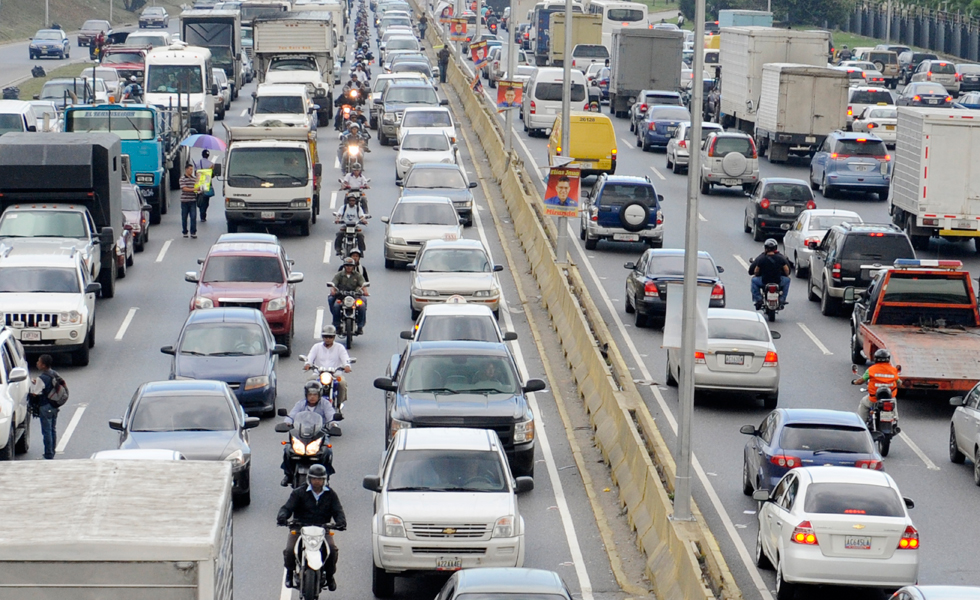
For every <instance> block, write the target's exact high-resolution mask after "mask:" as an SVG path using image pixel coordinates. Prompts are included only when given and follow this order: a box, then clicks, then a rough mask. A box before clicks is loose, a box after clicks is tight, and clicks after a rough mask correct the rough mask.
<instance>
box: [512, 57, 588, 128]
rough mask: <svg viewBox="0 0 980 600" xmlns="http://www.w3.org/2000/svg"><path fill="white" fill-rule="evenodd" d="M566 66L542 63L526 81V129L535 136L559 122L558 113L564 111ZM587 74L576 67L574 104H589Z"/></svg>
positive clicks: (522, 113) (572, 96) (575, 106)
mask: <svg viewBox="0 0 980 600" xmlns="http://www.w3.org/2000/svg"><path fill="white" fill-rule="evenodd" d="M563 76H564V69H561V68H559V67H539V68H538V69H537V70H536V71H535V72H534V74H533V75H531V78H530V79H528V81H527V83H525V84H524V97H523V99H522V101H521V118H522V119H524V131H525V132H526V133H527V134H528V135H530V136H534V135H537V134H541V135H542V136H543V135H544V133H545V130H547V129H548V128H550V127H551V126H552V124H553V123H554V122H555V115H560V114H561V99H562V77H563ZM585 85H586V84H585V75H584V74H582V72H581V71H579V70H577V69H572V90H571V103H572V108H573V109H575V108H578V107H579V106H587V105H588V101H589V99H588V95H587V94H586V90H585Z"/></svg>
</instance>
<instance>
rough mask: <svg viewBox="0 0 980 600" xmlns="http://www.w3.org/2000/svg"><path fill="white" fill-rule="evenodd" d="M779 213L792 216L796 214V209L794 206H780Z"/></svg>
mask: <svg viewBox="0 0 980 600" xmlns="http://www.w3.org/2000/svg"><path fill="white" fill-rule="evenodd" d="M779 212H781V213H789V214H793V213H795V212H796V207H795V206H780V207H779Z"/></svg>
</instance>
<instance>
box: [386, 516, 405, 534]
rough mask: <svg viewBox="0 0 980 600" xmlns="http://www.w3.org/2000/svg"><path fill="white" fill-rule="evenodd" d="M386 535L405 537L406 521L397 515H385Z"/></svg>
mask: <svg viewBox="0 0 980 600" xmlns="http://www.w3.org/2000/svg"><path fill="white" fill-rule="evenodd" d="M385 537H405V523H403V522H402V520H401V519H399V518H398V517H396V516H395V515H385Z"/></svg>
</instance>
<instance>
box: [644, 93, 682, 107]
mask: <svg viewBox="0 0 980 600" xmlns="http://www.w3.org/2000/svg"><path fill="white" fill-rule="evenodd" d="M643 102H645V103H647V104H670V105H674V106H680V105H681V97H680V96H679V95H678V94H644V95H643Z"/></svg>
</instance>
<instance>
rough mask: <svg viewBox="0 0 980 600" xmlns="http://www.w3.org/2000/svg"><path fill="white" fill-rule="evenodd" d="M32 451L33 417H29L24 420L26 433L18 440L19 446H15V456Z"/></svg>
mask: <svg viewBox="0 0 980 600" xmlns="http://www.w3.org/2000/svg"><path fill="white" fill-rule="evenodd" d="M30 449H31V416H30V415H27V418H25V419H24V433H22V434H21V436H20V439H19V440H17V445H16V446H14V453H15V454H27V451H28V450H30Z"/></svg>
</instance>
